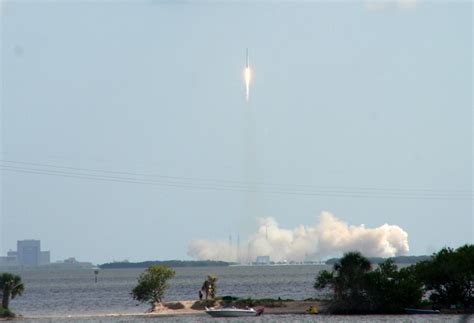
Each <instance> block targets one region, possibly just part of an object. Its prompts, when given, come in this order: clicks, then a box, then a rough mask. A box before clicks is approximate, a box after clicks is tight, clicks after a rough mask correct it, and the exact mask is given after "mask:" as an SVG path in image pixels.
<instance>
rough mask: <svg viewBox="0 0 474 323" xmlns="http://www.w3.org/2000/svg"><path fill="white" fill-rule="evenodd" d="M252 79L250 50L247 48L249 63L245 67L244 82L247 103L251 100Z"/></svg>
mask: <svg viewBox="0 0 474 323" xmlns="http://www.w3.org/2000/svg"><path fill="white" fill-rule="evenodd" d="M251 77H252V73H251V71H250V65H249V49H248V48H247V62H246V65H245V71H244V80H245V99H246V101H247V102H249V99H250V80H251Z"/></svg>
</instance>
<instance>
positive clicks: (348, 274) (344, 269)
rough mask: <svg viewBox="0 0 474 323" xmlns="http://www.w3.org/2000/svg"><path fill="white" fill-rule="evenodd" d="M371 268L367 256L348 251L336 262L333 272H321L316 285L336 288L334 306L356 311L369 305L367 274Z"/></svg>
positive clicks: (316, 286) (317, 286)
mask: <svg viewBox="0 0 474 323" xmlns="http://www.w3.org/2000/svg"><path fill="white" fill-rule="evenodd" d="M370 269H371V265H370V261H369V260H368V259H367V258H365V257H364V256H362V255H361V254H360V253H359V252H348V253H346V254H344V257H342V258H341V260H340V261H339V262H338V263H336V264H334V267H333V271H332V272H328V271H326V270H323V271H321V272H320V273H319V275H318V277H317V278H316V282H315V284H314V287H315V288H318V289H319V288H325V287H327V286H331V287H332V288H333V289H334V298H333V302H332V307H333V308H335V309H343V311H348V312H356V311H359V310H362V309H363V308H364V307H366V306H368V305H369V304H367V297H366V291H365V290H366V286H365V285H366V277H365V274H366V273H367V272H369V271H370ZM337 312H341V311H340V310H337Z"/></svg>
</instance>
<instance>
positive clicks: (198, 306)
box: [191, 299, 216, 310]
mask: <svg viewBox="0 0 474 323" xmlns="http://www.w3.org/2000/svg"><path fill="white" fill-rule="evenodd" d="M215 305H216V300H214V299H207V300H202V301H196V302H194V304H193V305H192V306H191V309H193V310H204V309H205V307H213V306H215Z"/></svg>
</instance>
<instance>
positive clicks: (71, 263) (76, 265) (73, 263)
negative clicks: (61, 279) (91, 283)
mask: <svg viewBox="0 0 474 323" xmlns="http://www.w3.org/2000/svg"><path fill="white" fill-rule="evenodd" d="M48 267H50V268H56V269H91V268H94V265H93V264H92V263H91V262H86V261H77V260H76V258H74V257H70V258H67V259H65V260H63V261H56V262H54V263H51V264H50V265H49V266H48Z"/></svg>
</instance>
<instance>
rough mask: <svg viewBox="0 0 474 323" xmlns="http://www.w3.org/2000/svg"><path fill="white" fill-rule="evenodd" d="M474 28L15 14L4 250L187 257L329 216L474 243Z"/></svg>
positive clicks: (415, 17) (8, 58)
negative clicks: (204, 247)
mask: <svg viewBox="0 0 474 323" xmlns="http://www.w3.org/2000/svg"><path fill="white" fill-rule="evenodd" d="M472 13H473V10H472V4H471V2H470V1H437V2H434V1H413V0H412V1H407V0H405V1H401V0H400V1H396V2H390V3H387V2H384V3H382V4H381V3H380V2H362V1H361V2H356V1H350V2H349V1H347V2H329V1H328V2H322V1H317V2H316V1H315V2H310V1H305V2H297V1H296V2H280V1H275V2H273V1H261V2H256V3H254V2H250V1H248V2H247V1H241V2H238V1H235V2H230V3H227V2H223V1H222V2H217V1H171V0H169V1H159V0H156V1H145V0H143V1H118V2H112V1H66V2H62V3H61V2H59V1H3V7H2V9H1V27H2V30H1V77H2V78H1V93H0V95H1V112H2V114H1V118H2V126H1V127H2V140H1V143H2V145H1V160H2V161H1V162H0V165H1V166H0V168H1V169H2V172H1V176H2V178H1V184H2V192H1V197H2V199H1V203H2V205H1V216H0V220H1V222H0V223H1V226H0V252H1V253H2V254H3V253H4V252H6V251H7V250H8V249H10V248H11V249H14V248H15V247H16V240H18V239H28V238H30V239H31V238H33V239H41V241H42V247H43V249H46V250H51V253H52V259H53V260H58V259H64V258H66V257H69V256H75V257H77V258H78V259H80V260H89V261H93V262H95V263H97V262H98V263H101V262H106V261H112V260H121V259H130V260H147V259H187V258H189V257H188V256H187V250H188V244H189V243H190V241H191V240H193V239H199V238H205V239H220V240H226V239H228V237H229V235H230V234H231V235H232V236H233V239H234V241H236V236H237V234H240V237H241V239H242V240H245V239H246V238H247V237H248V236H249V234H251V233H252V232H254V231H255V230H256V228H257V226H258V225H257V222H256V218H257V217H263V216H272V217H274V218H275V219H276V220H277V221H278V223H279V224H280V225H281V226H282V227H285V228H294V227H296V226H298V225H312V224H314V223H315V222H316V221H317V217H318V215H319V213H320V212H321V211H329V212H331V213H333V214H334V215H335V216H336V217H337V218H339V219H341V220H343V221H345V222H347V223H349V224H352V225H360V224H365V225H366V226H367V227H376V226H380V225H382V224H384V223H388V224H395V225H398V226H400V227H401V228H403V230H405V231H406V232H407V233H408V241H409V244H410V254H425V253H431V252H433V251H435V250H436V249H438V248H440V247H442V246H445V245H448V246H452V247H457V246H459V245H461V244H464V243H467V242H470V243H472V242H473V240H474V237H473V235H474V228H473V226H474V224H473V209H472V196H473V195H472V180H473V178H472V174H473V163H472V159H473V142H472V137H473V127H472V124H473V117H472V111H473V110H472V85H473V84H472V74H473V68H472V66H473V61H472V44H473V37H472V28H473V26H472ZM246 48H249V53H250V64H251V66H252V69H253V80H252V86H251V94H250V96H251V98H250V103H249V104H246V103H245V89H244V84H243V77H242V73H243V68H244V66H245V50H246ZM25 163H30V164H25ZM51 166H55V167H51ZM59 167H69V168H59ZM78 168H81V169H78ZM92 170H101V171H107V172H93V171H92ZM112 172H121V173H112ZM132 173H133V174H132ZM136 174H144V175H136ZM155 175H156V176H155ZM160 176H161V177H160ZM163 176H169V177H163ZM249 182H252V183H255V182H259V183H265V184H277V185H278V186H262V185H260V186H258V185H256V184H251V185H250V190H251V191H253V190H254V189H256V190H258V191H259V192H258V193H253V192H248V183H249ZM302 185H307V186H302ZM275 188H278V189H275ZM367 188H369V189H370V190H367ZM301 190H303V191H304V192H303V193H301V192H300V191H301ZM246 191H247V192H246ZM275 191H279V193H276V192H275ZM308 192H309V193H308ZM234 243H235V242H234Z"/></svg>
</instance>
